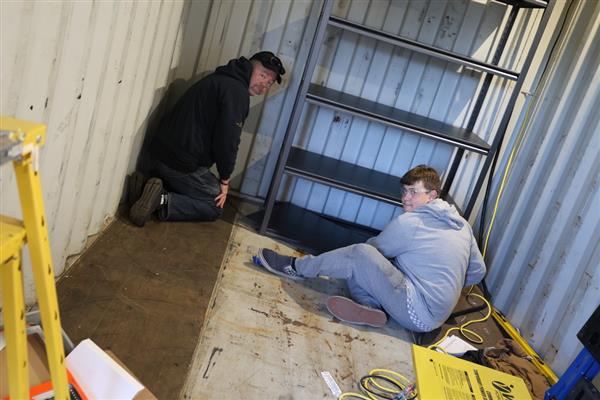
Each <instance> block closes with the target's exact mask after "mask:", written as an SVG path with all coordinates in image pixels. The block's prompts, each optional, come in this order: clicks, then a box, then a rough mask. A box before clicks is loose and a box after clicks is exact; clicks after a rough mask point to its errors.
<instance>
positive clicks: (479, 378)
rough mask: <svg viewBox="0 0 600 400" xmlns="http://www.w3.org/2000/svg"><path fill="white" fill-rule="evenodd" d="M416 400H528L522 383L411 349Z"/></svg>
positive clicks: (480, 367)
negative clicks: (415, 379) (417, 398)
mask: <svg viewBox="0 0 600 400" xmlns="http://www.w3.org/2000/svg"><path fill="white" fill-rule="evenodd" d="M413 361H414V365H415V374H416V376H417V390H418V392H419V400H531V395H530V394H529V390H527V386H526V385H525V382H524V381H523V379H521V378H519V377H516V376H512V375H509V374H506V373H504V372H500V371H496V370H494V369H491V368H487V367H484V366H481V365H478V364H475V363H472V362H469V361H465V360H461V359H460V358H456V357H453V356H451V355H447V354H443V353H438V352H437V351H433V350H429V349H426V348H425V347H421V346H417V345H413Z"/></svg>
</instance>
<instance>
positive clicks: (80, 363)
mask: <svg viewBox="0 0 600 400" xmlns="http://www.w3.org/2000/svg"><path fill="white" fill-rule="evenodd" d="M111 354H112V353H111ZM66 364H67V367H68V368H69V370H70V371H71V372H72V373H73V376H74V377H75V379H76V380H77V382H79V385H80V386H81V387H82V389H83V391H84V392H85V394H86V395H87V396H88V398H89V399H90V400H96V399H98V400H101V399H108V398H114V399H122V400H128V399H131V400H156V397H155V396H154V395H153V394H152V393H151V392H150V391H149V390H148V389H147V388H145V387H144V385H142V384H141V383H140V382H139V380H138V379H137V378H135V377H134V375H133V374H132V373H131V372H130V371H129V370H128V369H127V368H126V367H125V366H124V364H123V363H122V362H121V361H120V360H118V358H117V357H116V356H115V355H114V354H112V355H109V354H108V353H107V352H105V351H104V350H102V349H100V347H98V346H97V345H96V344H95V343H94V342H93V341H92V340H90V339H85V340H82V341H81V343H79V344H78V345H77V346H75V348H74V349H73V351H72V352H71V353H69V355H68V356H67V358H66Z"/></svg>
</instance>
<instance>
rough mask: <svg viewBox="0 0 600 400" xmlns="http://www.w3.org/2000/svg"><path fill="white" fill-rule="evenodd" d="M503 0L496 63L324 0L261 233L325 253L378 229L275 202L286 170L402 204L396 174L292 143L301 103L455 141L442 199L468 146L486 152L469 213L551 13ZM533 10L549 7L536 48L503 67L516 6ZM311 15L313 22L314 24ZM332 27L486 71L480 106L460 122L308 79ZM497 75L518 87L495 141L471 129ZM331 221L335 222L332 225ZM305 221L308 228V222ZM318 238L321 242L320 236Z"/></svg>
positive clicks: (537, 0)
mask: <svg viewBox="0 0 600 400" xmlns="http://www.w3.org/2000/svg"><path fill="white" fill-rule="evenodd" d="M500 2H501V3H504V4H507V5H508V6H510V7H511V10H510V14H509V17H508V20H507V22H506V24H505V28H504V30H503V32H502V35H501V38H500V40H499V45H498V46H497V48H496V50H495V53H494V56H493V59H492V62H491V63H488V62H482V61H479V60H475V59H473V58H470V57H467V56H464V55H461V54H457V53H453V52H450V51H448V50H444V49H440V48H436V47H434V46H430V45H426V44H422V43H419V42H416V41H414V40H410V39H406V38H402V37H400V36H397V35H393V34H390V33H387V32H384V31H381V30H377V29H374V28H371V27H368V26H365V25H362V24H358V23H355V22H352V21H348V20H345V19H343V18H339V17H336V16H332V15H331V9H332V6H333V0H325V1H324V2H323V5H322V7H321V9H320V13H319V15H316V14H313V15H312V16H311V18H312V19H313V20H312V24H313V25H314V26H316V28H315V34H314V37H313V40H312V44H311V47H310V50H309V52H308V57H307V62H306V64H305V67H304V71H303V73H302V79H301V82H300V86H299V89H298V93H297V95H296V99H295V102H294V106H293V108H292V113H291V116H290V120H289V123H288V126H287V129H286V133H285V136H284V139H283V144H282V148H281V152H280V155H279V159H278V162H277V165H276V168H275V172H274V175H273V179H272V181H271V185H270V187H269V192H268V195H267V199H266V201H265V207H264V211H263V212H262V215H260V218H261V223H260V228H259V232H260V233H261V234H266V233H268V234H271V235H275V236H279V237H284V238H286V239H288V240H291V241H292V242H294V243H296V244H304V246H300V247H304V248H305V249H307V250H312V251H314V252H322V251H327V250H330V249H333V248H335V247H340V246H343V245H348V244H352V243H357V242H360V241H363V240H364V236H365V234H367V233H368V234H373V233H374V232H373V230H372V229H370V228H365V227H363V226H359V225H356V224H351V223H347V222H343V223H339V221H334V220H332V218H330V217H326V216H323V215H319V214H316V213H313V212H311V211H308V210H304V209H302V208H301V207H297V206H293V205H291V204H289V203H281V202H280V203H278V202H276V197H277V194H278V192H279V188H280V185H281V181H282V178H283V175H284V174H287V175H293V176H296V177H300V178H304V179H308V180H311V181H315V182H320V183H323V184H326V185H329V186H333V187H336V188H339V189H343V190H346V191H349V192H353V193H356V194H359V195H363V196H367V197H370V198H374V199H377V200H381V201H385V202H388V203H391V204H394V205H402V203H401V200H400V193H399V188H400V178H399V177H397V176H393V175H389V174H385V173H382V172H378V171H374V170H370V169H368V168H364V167H361V166H358V165H353V164H351V163H347V162H344V161H340V160H336V159H332V158H330V157H326V156H323V155H321V154H317V153H313V152H310V151H307V150H303V149H300V148H297V147H294V146H292V143H293V139H294V135H295V132H296V129H297V128H298V124H299V119H300V115H301V113H302V108H303V106H304V103H306V102H308V103H313V104H316V105H318V106H321V107H327V108H331V109H335V110H339V111H342V112H344V113H348V114H352V115H355V116H358V117H361V118H366V119H369V120H371V121H375V122H378V123H382V124H386V125H389V126H393V127H397V128H401V129H403V130H407V131H410V132H411V133H414V134H416V135H422V136H425V137H428V138H430V139H433V140H436V141H440V142H444V143H448V144H450V145H452V146H455V147H456V148H457V151H456V152H455V156H454V159H453V161H452V162H451V165H450V168H449V170H448V174H447V177H446V180H445V182H444V187H443V190H442V196H443V197H444V198H446V199H447V200H449V201H452V200H451V199H450V198H449V197H448V195H447V194H448V192H449V189H450V187H451V185H452V182H453V180H454V177H455V174H456V172H457V170H458V167H459V165H460V162H461V160H462V158H463V155H464V151H465V150H468V151H473V152H475V153H478V154H482V155H484V156H485V157H486V161H485V162H484V166H483V168H482V171H481V176H480V177H479V179H478V182H477V186H476V188H475V190H474V192H473V194H472V196H471V198H470V200H469V202H468V205H467V208H466V210H465V213H464V214H466V216H467V217H468V214H469V213H470V212H471V211H472V208H473V205H474V201H475V200H476V198H477V196H478V194H479V191H480V189H481V186H482V185H483V181H484V180H485V177H486V175H487V172H488V170H489V168H490V164H491V161H492V159H493V156H494V155H495V154H496V153H497V152H498V148H499V146H500V144H501V143H502V139H503V137H504V134H505V131H506V127H507V125H508V121H509V119H510V116H511V114H512V110H513V108H514V104H515V102H516V99H517V95H518V93H519V90H520V88H521V87H522V84H523V80H524V76H525V74H526V72H527V70H528V68H529V65H530V64H531V60H532V57H533V50H534V49H535V47H536V46H537V44H538V43H539V40H540V38H541V33H542V31H543V28H544V26H545V25H546V22H547V20H548V16H549V14H550V13H549V12H548V10H549V8H550V7H551V5H549V4H548V2H546V1H542V0H502V1H500ZM531 7H535V8H546V11H545V12H544V15H543V18H542V21H541V23H540V26H539V27H538V29H537V33H536V36H535V38H534V40H533V45H532V49H531V50H530V51H529V54H528V55H527V58H526V60H525V62H524V66H523V68H522V70H521V71H519V72H517V71H511V70H508V69H505V68H502V67H499V66H498V65H497V64H498V62H499V61H500V58H501V56H502V52H503V50H504V47H505V45H506V42H507V40H508V36H509V34H510V32H511V30H512V29H513V26H514V22H515V20H516V17H517V14H518V12H519V10H520V9H521V8H531ZM314 19H316V22H315V20H314ZM309 24H311V22H309ZM328 27H332V28H336V29H344V30H347V31H351V32H354V33H357V34H359V35H362V36H366V37H370V38H372V39H376V40H378V41H383V42H386V43H389V44H392V45H394V46H399V47H402V48H406V49H408V50H411V51H414V52H417V53H421V54H425V55H428V56H431V57H435V58H438V59H441V60H444V61H448V62H452V63H456V64H459V65H463V66H465V67H468V68H469V69H474V70H478V71H481V73H483V74H485V78H484V82H483V84H482V85H481V88H480V90H479V92H478V94H477V98H476V100H475V107H474V108H473V111H472V113H471V115H470V117H469V121H468V123H467V127H466V128H460V127H455V126H452V125H449V124H447V123H444V122H441V121H437V120H434V119H431V118H428V117H424V116H422V115H417V114H414V113H411V112H407V111H403V110H400V109H396V108H394V107H390V106H388V105H384V104H379V103H376V102H373V101H370V100H367V99H363V98H360V97H357V96H353V95H350V94H347V93H343V92H340V91H337V90H333V89H330V88H327V87H324V86H320V85H317V84H314V83H311V78H312V75H313V71H314V69H315V66H316V62H317V59H318V56H319V52H320V48H321V44H322V43H323V39H324V36H325V32H326V30H327V28H328ZM493 77H499V78H502V79H508V80H512V81H515V84H514V87H513V89H512V95H511V97H510V100H509V103H508V105H507V108H506V111H505V114H504V116H503V118H502V120H501V123H500V127H499V129H498V131H497V132H496V134H495V135H494V136H493V142H492V143H491V144H488V143H486V142H485V141H484V140H482V139H481V138H480V137H478V136H477V135H476V134H475V133H474V132H473V127H474V126H475V123H476V121H477V118H478V116H479V113H480V111H481V107H482V104H483V102H484V100H485V98H486V96H487V93H488V90H489V87H490V84H491V81H492V78H493ZM320 220H325V221H326V222H324V224H325V225H326V226H327V229H325V230H323V229H317V228H316V227H317V226H320V225H319V222H318V221H320ZM330 224H334V225H331V226H330ZM305 225H306V226H307V227H308V228H307V227H305ZM336 225H337V226H338V229H337V230H336V229H335V226H336ZM352 229H355V230H356V231H357V232H359V234H357V235H352V234H349V233H348V232H349V230H352ZM315 235H316V236H317V237H318V238H321V239H317V240H315V238H314V236H315ZM310 243H312V244H310Z"/></svg>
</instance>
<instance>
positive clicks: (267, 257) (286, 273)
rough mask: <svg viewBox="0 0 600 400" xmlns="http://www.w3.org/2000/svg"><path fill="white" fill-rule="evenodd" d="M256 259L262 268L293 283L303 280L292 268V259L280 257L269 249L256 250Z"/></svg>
mask: <svg viewBox="0 0 600 400" xmlns="http://www.w3.org/2000/svg"><path fill="white" fill-rule="evenodd" d="M258 259H259V261H260V264H261V265H262V266H263V267H265V268H266V269H268V270H269V271H271V272H272V273H274V274H276V275H279V276H283V277H284V278H289V279H293V280H295V281H302V280H304V278H303V277H302V276H300V275H298V272H297V271H296V269H295V268H294V267H293V266H292V261H293V259H294V257H290V256H282V255H281V254H277V253H276V252H274V251H273V250H269V249H260V250H258Z"/></svg>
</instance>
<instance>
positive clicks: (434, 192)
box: [429, 189, 440, 201]
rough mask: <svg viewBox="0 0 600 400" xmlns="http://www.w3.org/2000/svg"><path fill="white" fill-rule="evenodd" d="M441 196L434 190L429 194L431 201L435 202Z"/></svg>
mask: <svg viewBox="0 0 600 400" xmlns="http://www.w3.org/2000/svg"><path fill="white" fill-rule="evenodd" d="M439 196H440V194H439V193H438V191H437V190H435V189H433V190H432V191H431V192H429V201H433V200H435V199H437V198H438V197H439Z"/></svg>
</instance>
